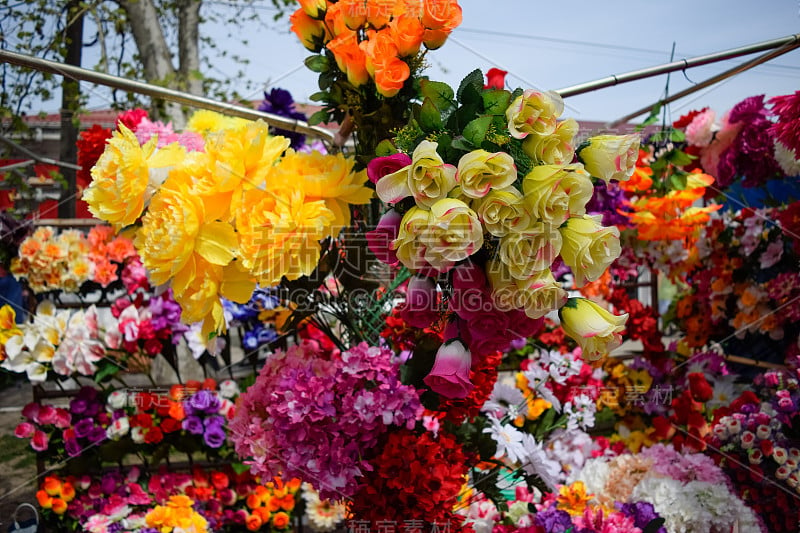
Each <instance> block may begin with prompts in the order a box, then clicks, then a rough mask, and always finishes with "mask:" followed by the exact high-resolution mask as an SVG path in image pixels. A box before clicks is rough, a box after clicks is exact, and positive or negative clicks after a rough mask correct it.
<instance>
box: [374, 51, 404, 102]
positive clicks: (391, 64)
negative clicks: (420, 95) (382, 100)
mask: <svg viewBox="0 0 800 533" xmlns="http://www.w3.org/2000/svg"><path fill="white" fill-rule="evenodd" d="M410 75H411V70H410V69H409V68H408V65H407V64H406V62H405V61H403V60H402V59H392V60H391V61H388V62H386V63H385V64H383V65H382V67H381V68H379V69H376V70H375V85H376V86H377V87H378V92H379V93H380V94H381V95H383V96H385V97H386V98H391V97H392V96H394V95H396V94H397V93H398V92H399V91H400V89H402V88H403V85H404V84H405V82H406V80H407V79H408V77H409V76H410Z"/></svg>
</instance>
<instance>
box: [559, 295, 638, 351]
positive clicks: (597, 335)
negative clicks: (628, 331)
mask: <svg viewBox="0 0 800 533" xmlns="http://www.w3.org/2000/svg"><path fill="white" fill-rule="evenodd" d="M559 316H560V317H561V327H562V328H564V333H566V334H567V335H569V336H570V337H572V338H573V339H574V340H575V342H577V343H578V344H579V345H580V347H581V350H582V351H583V354H582V355H583V357H584V359H588V360H590V361H596V360H597V359H600V358H601V357H603V356H604V355H606V354H608V353H609V352H610V351H611V350H613V349H614V348H616V347H618V346H619V345H620V344H622V332H623V331H624V330H625V322H627V320H628V314H627V313H625V314H623V315H619V316H617V315H612V314H611V313H609V312H608V311H607V310H605V309H603V308H602V307H600V306H599V305H597V304H596V303H594V302H593V301H591V300H587V299H586V298H570V299H569V300H568V301H567V303H566V304H565V305H564V307H562V308H561V310H560V311H559Z"/></svg>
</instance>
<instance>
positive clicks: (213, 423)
mask: <svg viewBox="0 0 800 533" xmlns="http://www.w3.org/2000/svg"><path fill="white" fill-rule="evenodd" d="M203 425H204V426H205V428H206V429H209V428H212V427H217V428H220V429H223V428H224V427H225V417H222V416H209V417H208V418H206V419H205V420H204V421H203Z"/></svg>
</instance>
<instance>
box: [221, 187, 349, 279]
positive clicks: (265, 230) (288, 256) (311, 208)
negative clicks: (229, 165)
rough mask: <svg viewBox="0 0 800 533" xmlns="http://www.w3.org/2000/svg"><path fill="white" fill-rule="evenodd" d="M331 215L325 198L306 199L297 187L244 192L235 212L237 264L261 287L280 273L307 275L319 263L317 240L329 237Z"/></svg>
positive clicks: (285, 274) (332, 216)
mask: <svg viewBox="0 0 800 533" xmlns="http://www.w3.org/2000/svg"><path fill="white" fill-rule="evenodd" d="M335 218H336V217H335V215H334V214H333V212H332V211H331V210H330V209H328V208H327V207H326V206H325V202H323V201H322V200H316V201H307V200H306V197H305V195H304V193H303V191H302V190H292V191H288V190H283V191H278V193H277V194H276V193H274V192H271V191H262V190H260V189H253V190H250V191H246V192H245V193H244V195H243V200H242V206H241V211H240V212H239V213H237V216H236V230H237V232H238V236H239V245H240V248H241V253H240V255H239V257H240V258H241V259H242V263H243V266H244V267H245V268H247V269H248V270H249V271H250V272H251V273H252V274H253V275H254V276H255V277H256V279H257V281H258V282H259V283H260V284H261V285H262V286H264V287H269V286H272V285H277V284H278V282H280V280H281V278H282V277H283V276H286V277H287V278H288V279H289V280H295V279H297V278H299V277H300V276H307V275H309V274H311V273H312V272H313V271H314V269H315V268H316V266H317V263H318V262H319V255H320V245H319V241H320V240H321V239H323V238H325V237H326V236H327V235H330V232H331V229H330V228H331V224H333V222H334V220H335Z"/></svg>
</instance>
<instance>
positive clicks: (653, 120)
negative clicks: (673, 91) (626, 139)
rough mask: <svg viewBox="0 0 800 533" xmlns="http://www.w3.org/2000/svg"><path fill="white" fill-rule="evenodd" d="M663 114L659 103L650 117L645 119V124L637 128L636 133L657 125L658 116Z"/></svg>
mask: <svg viewBox="0 0 800 533" xmlns="http://www.w3.org/2000/svg"><path fill="white" fill-rule="evenodd" d="M659 113H661V104H660V103H658V104H656V105H654V106H653V108H652V109H651V110H650V115H649V116H648V117H647V118H646V119H644V122H642V123H641V124H639V125H638V126H636V131H641V130H643V129H644V128H645V127H646V126H649V125H651V124H655V123H656V122H657V121H658V114H659Z"/></svg>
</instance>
